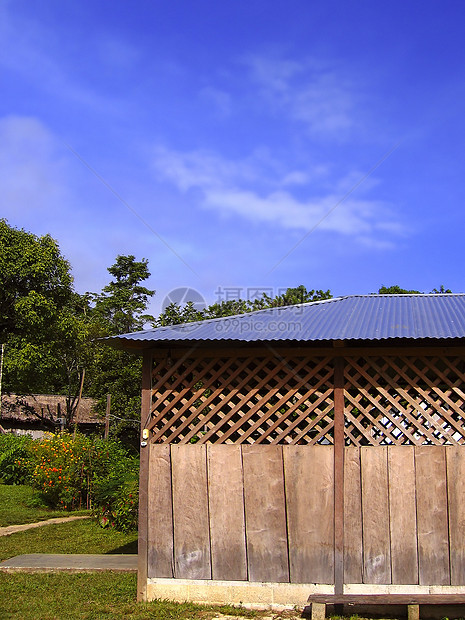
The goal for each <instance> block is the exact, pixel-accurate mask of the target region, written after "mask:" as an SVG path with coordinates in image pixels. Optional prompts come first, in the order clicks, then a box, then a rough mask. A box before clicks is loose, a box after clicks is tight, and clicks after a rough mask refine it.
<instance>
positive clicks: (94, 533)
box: [0, 519, 137, 617]
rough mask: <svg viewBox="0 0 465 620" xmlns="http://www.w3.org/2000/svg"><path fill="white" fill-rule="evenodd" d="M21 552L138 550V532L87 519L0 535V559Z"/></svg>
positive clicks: (121, 551)
mask: <svg viewBox="0 0 465 620" xmlns="http://www.w3.org/2000/svg"><path fill="white" fill-rule="evenodd" d="M24 553H137V532H131V533H128V534H124V533H123V532H117V531H116V530H113V529H105V530H103V529H102V528H101V527H100V526H99V525H98V524H97V523H95V521H93V520H92V519H86V520H83V521H71V522H69V523H60V524H58V525H46V526H43V527H38V528H35V529H33V530H26V531H25V532H18V533H16V534H11V535H10V536H1V537H0V561H2V560H6V559H8V558H12V557H14V556H15V555H22V554H24ZM0 617H1V616H0Z"/></svg>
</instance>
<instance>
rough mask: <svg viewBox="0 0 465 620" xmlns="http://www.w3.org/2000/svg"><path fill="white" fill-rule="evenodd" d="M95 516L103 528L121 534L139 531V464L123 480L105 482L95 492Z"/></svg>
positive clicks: (115, 478)
mask: <svg viewBox="0 0 465 620" xmlns="http://www.w3.org/2000/svg"><path fill="white" fill-rule="evenodd" d="M95 498H96V505H97V509H96V510H95V515H96V517H97V519H98V521H99V523H100V525H101V527H114V528H115V529H117V530H119V531H121V532H130V531H133V530H137V520H138V506H139V472H138V468H137V462H136V461H135V462H134V465H133V468H132V469H128V470H127V471H126V472H125V474H124V476H123V477H122V478H117V477H113V478H110V479H107V480H103V481H102V482H101V483H100V484H99V485H98V486H97V488H96V491H95Z"/></svg>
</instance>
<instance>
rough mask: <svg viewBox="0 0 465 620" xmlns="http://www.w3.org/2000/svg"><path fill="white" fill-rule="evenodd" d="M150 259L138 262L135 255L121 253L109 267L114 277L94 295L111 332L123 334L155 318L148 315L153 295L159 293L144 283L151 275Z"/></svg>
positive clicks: (98, 310)
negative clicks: (143, 284) (150, 299)
mask: <svg viewBox="0 0 465 620" xmlns="http://www.w3.org/2000/svg"><path fill="white" fill-rule="evenodd" d="M147 265H148V261H147V260H146V259H145V258H144V259H142V260H141V261H136V259H135V256H133V255H128V256H124V255H119V256H117V257H116V262H115V264H114V265H112V266H111V267H109V268H108V271H109V273H110V274H111V275H112V276H114V278H115V279H114V280H112V281H111V282H110V283H109V284H107V286H105V287H104V288H103V289H102V293H100V294H99V295H94V302H95V313H96V314H98V315H99V316H100V318H101V319H102V321H103V323H104V325H105V326H106V328H107V330H108V332H109V333H110V334H123V333H127V332H130V331H138V330H140V329H143V327H144V324H145V323H147V322H148V321H150V320H153V317H152V316H151V315H149V314H144V312H145V310H146V309H147V305H148V301H149V298H150V297H152V296H153V295H154V294H155V291H151V290H150V289H148V288H146V287H145V286H141V285H140V283H141V282H143V281H144V280H147V279H148V278H149V277H150V271H149V270H148V266H147Z"/></svg>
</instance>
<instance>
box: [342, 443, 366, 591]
mask: <svg viewBox="0 0 465 620" xmlns="http://www.w3.org/2000/svg"><path fill="white" fill-rule="evenodd" d="M362 579H363V549H362V489H361V482H360V448H355V447H349V448H346V449H345V457H344V583H362Z"/></svg>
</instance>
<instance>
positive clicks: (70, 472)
mask: <svg viewBox="0 0 465 620" xmlns="http://www.w3.org/2000/svg"><path fill="white" fill-rule="evenodd" d="M30 449H31V452H32V455H33V460H34V462H35V466H34V468H33V472H32V477H31V484H32V486H33V487H34V488H35V489H36V490H37V491H38V492H39V494H40V495H41V496H42V498H43V499H44V500H45V501H46V502H47V504H49V505H50V506H54V507H62V508H64V509H67V510H73V509H77V508H92V507H93V504H94V500H95V489H96V488H97V487H98V486H99V485H100V484H101V482H102V480H106V479H108V478H114V477H118V472H124V469H125V467H127V465H128V463H131V462H132V461H133V459H131V458H130V457H128V456H127V454H126V452H125V450H124V449H123V448H122V446H121V445H120V444H119V443H118V442H115V441H104V440H103V439H99V438H92V437H87V436H85V435H81V434H78V433H77V434H76V435H75V436H73V435H70V434H68V433H59V434H53V433H49V434H47V435H46V436H45V437H44V438H43V439H41V440H40V441H34V442H32V443H31V448H30ZM121 475H122V473H121Z"/></svg>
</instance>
